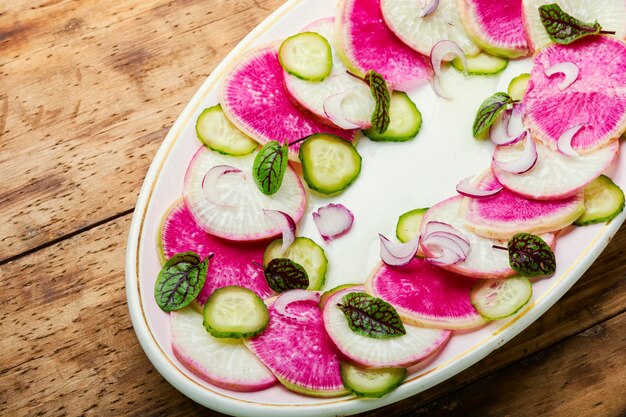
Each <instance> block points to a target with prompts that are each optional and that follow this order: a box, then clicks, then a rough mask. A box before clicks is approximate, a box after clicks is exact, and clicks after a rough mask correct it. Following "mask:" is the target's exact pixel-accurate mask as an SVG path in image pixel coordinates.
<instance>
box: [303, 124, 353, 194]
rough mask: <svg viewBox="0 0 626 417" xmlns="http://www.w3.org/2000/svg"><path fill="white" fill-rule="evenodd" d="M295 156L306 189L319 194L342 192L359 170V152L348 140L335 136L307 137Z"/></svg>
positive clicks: (316, 135)
mask: <svg viewBox="0 0 626 417" xmlns="http://www.w3.org/2000/svg"><path fill="white" fill-rule="evenodd" d="M298 157H299V158H300V162H301V163H302V176H303V177H304V180H305V181H306V183H307V184H308V186H309V188H311V189H312V190H315V191H317V192H320V193H322V194H327V195H329V194H335V193H338V192H340V191H343V190H344V189H346V188H347V187H348V186H349V185H350V184H352V182H353V181H354V180H355V179H356V178H357V177H358V176H359V172H361V155H359V153H358V152H357V150H356V149H355V147H354V146H353V145H352V144H351V143H350V142H348V141H347V140H344V139H342V138H340V137H339V136H335V135H330V134H325V133H317V134H315V135H311V136H309V137H308V138H307V140H305V141H304V142H303V143H302V146H301V147H300V151H299V154H298Z"/></svg>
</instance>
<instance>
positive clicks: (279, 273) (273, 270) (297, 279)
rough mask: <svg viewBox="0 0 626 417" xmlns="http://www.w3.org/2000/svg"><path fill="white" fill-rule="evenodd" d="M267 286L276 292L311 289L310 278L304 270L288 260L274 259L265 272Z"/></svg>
mask: <svg viewBox="0 0 626 417" xmlns="http://www.w3.org/2000/svg"><path fill="white" fill-rule="evenodd" d="M264 273H265V279H266V280H267V284H268V285H269V286H270V288H271V289H272V290H274V291H275V292H284V291H288V290H296V289H302V290H306V289H307V288H308V287H309V276H308V275H307V273H306V271H305V270H304V268H303V267H302V266H301V265H300V264H298V263H296V262H294V261H292V260H291V259H287V258H276V259H272V260H271V261H270V262H269V263H268V264H267V266H266V267H265V270H264Z"/></svg>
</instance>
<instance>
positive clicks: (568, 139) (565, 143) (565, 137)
mask: <svg viewBox="0 0 626 417" xmlns="http://www.w3.org/2000/svg"><path fill="white" fill-rule="evenodd" d="M585 124H586V123H580V124H577V125H576V126H572V127H570V128H569V129H567V130H566V131H565V132H563V134H562V135H561V136H559V139H558V140H557V143H556V147H557V149H558V150H559V152H561V153H562V154H564V155H567V156H580V155H579V154H578V152H576V151H575V150H574V148H572V139H574V136H576V133H578V132H579V131H580V129H582V128H583V126H585Z"/></svg>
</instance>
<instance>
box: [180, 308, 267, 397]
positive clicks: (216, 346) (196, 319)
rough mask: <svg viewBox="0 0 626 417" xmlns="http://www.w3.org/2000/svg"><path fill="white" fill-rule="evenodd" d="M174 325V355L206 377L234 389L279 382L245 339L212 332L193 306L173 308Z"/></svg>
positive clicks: (256, 388)
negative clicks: (251, 349)
mask: <svg viewBox="0 0 626 417" xmlns="http://www.w3.org/2000/svg"><path fill="white" fill-rule="evenodd" d="M170 325H171V331H172V350H173V352H174V356H176V358H177V359H178V360H179V361H181V362H182V364H183V365H184V366H185V367H186V368H187V369H189V370H190V371H191V372H193V373H194V374H195V375H197V376H198V377H200V378H202V379H203V380H205V381H208V382H210V383H211V384H214V385H216V386H218V387H221V388H226V389H230V390H233V391H259V390H262V389H265V388H269V387H271V386H272V385H274V384H275V383H276V377H274V375H273V374H272V373H271V372H270V371H269V369H267V367H265V365H263V363H262V362H261V361H260V360H259V359H258V358H257V357H256V356H255V355H254V354H253V353H252V352H250V351H249V350H248V349H247V348H246V346H245V345H244V344H243V342H242V341H241V340H238V339H219V338H216V337H213V336H211V335H210V334H209V333H207V331H206V329H205V328H204V326H203V324H202V315H201V314H200V313H198V312H196V311H195V310H193V309H192V308H191V307H187V308H184V309H182V310H177V311H172V312H171V313H170Z"/></svg>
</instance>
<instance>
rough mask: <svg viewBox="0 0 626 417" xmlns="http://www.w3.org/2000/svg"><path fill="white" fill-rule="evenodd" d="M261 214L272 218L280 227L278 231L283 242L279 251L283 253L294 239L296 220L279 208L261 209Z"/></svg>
mask: <svg viewBox="0 0 626 417" xmlns="http://www.w3.org/2000/svg"><path fill="white" fill-rule="evenodd" d="M263 214H265V215H266V216H267V217H269V218H270V219H272V220H273V221H274V222H275V223H276V224H277V225H278V226H279V227H280V231H281V232H282V234H283V244H282V246H281V247H280V253H281V254H282V253H284V252H285V251H286V250H287V248H288V247H289V246H291V244H292V243H293V242H294V240H296V222H295V221H294V220H293V218H292V217H291V216H290V215H289V214H287V213H285V212H283V211H279V210H267V209H263Z"/></svg>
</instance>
